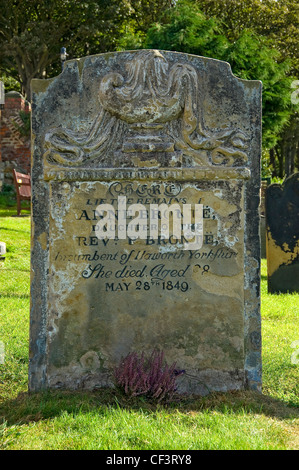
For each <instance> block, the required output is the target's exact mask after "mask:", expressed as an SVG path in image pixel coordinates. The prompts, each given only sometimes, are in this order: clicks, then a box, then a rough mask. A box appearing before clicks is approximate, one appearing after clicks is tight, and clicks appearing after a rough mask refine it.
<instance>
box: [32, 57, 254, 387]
mask: <svg viewBox="0 0 299 470" xmlns="http://www.w3.org/2000/svg"><path fill="white" fill-rule="evenodd" d="M32 89H33V93H32V106H33V118H32V119H33V121H32V129H33V167H32V184H33V188H32V191H33V197H32V204H33V243H32V282H31V292H32V306H31V342H30V348H31V354H30V369H29V384H30V385H29V387H30V390H32V391H34V390H40V389H44V388H59V387H60V388H65V389H94V388H97V387H103V386H110V385H111V384H112V382H111V371H112V370H113V368H114V367H115V366H116V365H118V364H119V361H120V360H121V358H122V357H124V356H125V355H127V354H128V353H130V352H134V351H136V352H139V353H140V352H141V351H144V352H145V353H147V352H151V351H152V350H153V349H158V350H160V351H164V352H165V356H166V359H167V362H168V363H169V364H170V363H173V362H174V361H175V362H176V363H177V367H178V368H180V369H184V370H185V371H186V375H185V376H182V379H181V380H180V383H179V390H180V391H186V392H196V393H204V392H206V390H207V387H208V388H209V389H210V390H223V391H226V390H230V389H242V388H246V387H249V388H252V389H259V388H260V384H261V357H260V356H261V351H260V301H259V259H260V252H259V247H260V244H259V214H258V206H259V189H260V175H259V162H260V141H261V83H260V82H259V81H243V80H240V79H237V78H236V77H235V76H233V75H232V72H231V69H230V66H229V64H227V63H225V62H220V61H217V60H212V59H207V58H203V57H197V56H192V55H187V54H181V53H175V52H166V51H152V50H146V51H130V52H119V53H109V54H100V55H96V56H91V57H86V58H82V59H78V60H71V61H68V62H67V63H66V66H65V68H64V70H63V73H62V74H61V75H60V76H58V77H56V78H54V79H51V80H33V87H32ZM163 204H164V206H162V205H163ZM173 204H174V205H175V207H174V209H175V210H174V211H173V212H171V211H170V208H171V206H172V205H173ZM188 205H189V206H188ZM160 206H162V207H160ZM157 207H158V211H157V212H156V214H158V218H156V219H155V218H154V216H153V219H150V217H151V215H152V214H153V213H154V212H155V211H156V210H157ZM172 208H173V207H172ZM161 209H162V210H161ZM168 209H169V214H170V217H169V219H170V221H171V223H172V222H175V223H176V222H177V221H179V224H178V225H173V226H172V225H171V223H170V231H169V233H167V227H166V228H165V227H164V226H163V227H162V226H161V225H162V222H165V220H167V216H168V215H169V214H168V213H167V210H168ZM185 209H186V214H187V215H186V218H185V219H183V218H182V217H181V218H180V211H181V216H182V215H183V210H185ZM189 209H190V211H189V212H188V210H189ZM188 214H189V215H190V217H189V219H188V217H187V216H188ZM175 217H176V218H175ZM196 217H197V218H196ZM180 221H182V223H180ZM186 221H187V222H188V221H189V223H187V222H186ZM157 223H158V225H159V224H160V228H159V230H156V231H155V228H157V225H156V224H157ZM164 225H165V224H164ZM178 227H179V229H180V233H179V234H178V231H177V228H178ZM188 230H189V232H188ZM190 231H191V232H190ZM192 234H193V235H194V234H195V236H194V237H193V235H192ZM139 235H140V236H139ZM192 237H193V238H192ZM192 240H193V242H192ZM190 243H191V244H190ZM192 243H193V244H192Z"/></svg>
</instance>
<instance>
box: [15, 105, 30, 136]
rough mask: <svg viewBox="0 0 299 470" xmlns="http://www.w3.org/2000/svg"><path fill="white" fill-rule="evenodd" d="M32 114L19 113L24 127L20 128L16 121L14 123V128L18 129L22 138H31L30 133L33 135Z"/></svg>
mask: <svg viewBox="0 0 299 470" xmlns="http://www.w3.org/2000/svg"><path fill="white" fill-rule="evenodd" d="M30 114H31V113H30V112H26V111H20V112H19V116H20V118H21V121H22V125H21V126H19V124H18V123H17V122H15V121H12V123H13V125H14V127H15V128H16V129H18V131H19V133H20V134H21V135H22V136H26V137H29V136H30V133H31V120H30V119H31V118H30Z"/></svg>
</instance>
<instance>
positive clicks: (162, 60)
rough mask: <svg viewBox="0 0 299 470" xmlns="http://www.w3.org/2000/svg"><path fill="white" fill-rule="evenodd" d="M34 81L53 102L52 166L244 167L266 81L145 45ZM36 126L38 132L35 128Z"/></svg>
mask: <svg viewBox="0 0 299 470" xmlns="http://www.w3.org/2000/svg"><path fill="white" fill-rule="evenodd" d="M40 82H41V81H40V80H34V81H33V102H34V101H36V102H40V100H39V99H38V98H37V96H38V95H39V94H40V93H42V96H43V100H42V101H43V104H44V105H45V106H48V107H49V108H50V109H51V113H49V116H48V119H47V120H46V121H44V122H43V123H40V124H38V114H37V116H36V121H35V123H36V125H41V126H42V127H43V128H44V132H43V136H44V138H43V141H42V142H41V145H42V152H43V155H44V161H45V164H46V166H47V167H48V168H50V169H55V168H56V169H57V168H59V167H64V168H83V169H84V168H101V167H102V168H103V167H106V168H109V167H114V168H115V167H148V166H158V167H159V166H162V167H169V166H172V167H194V166H197V167H198V166H199V167H214V166H215V167H217V166H224V167H246V166H248V160H249V159H250V152H251V151H252V146H253V144H254V142H253V140H252V138H251V133H252V129H250V127H249V126H248V123H249V125H250V120H248V117H249V116H250V115H251V116H252V115H253V113H254V109H253V108H254V107H256V108H258V106H259V105H260V101H259V100H260V89H261V84H260V82H259V81H253V82H248V81H245V80H240V79H238V78H236V77H235V76H234V75H233V74H232V72H231V69H230V66H229V64H228V63H226V62H222V61H218V60H215V59H208V58H204V57H198V56H194V55H189V54H185V53H177V52H169V51H158V50H137V51H127V52H116V53H107V54H99V55H95V56H90V57H85V58H82V59H75V60H71V61H68V62H66V66H65V69H64V70H63V73H62V74H60V75H59V76H58V77H56V78H55V79H51V80H49V82H48V85H49V86H48V87H45V83H44V81H43V83H42V84H41V83H40ZM34 127H35V126H33V130H34Z"/></svg>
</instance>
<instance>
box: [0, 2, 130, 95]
mask: <svg viewBox="0 0 299 470" xmlns="http://www.w3.org/2000/svg"><path fill="white" fill-rule="evenodd" d="M128 15H129V6H128V4H127V3H126V2H125V1H121V2H119V1H117V0H98V1H92V0H85V1H84V2H83V3H81V2H78V1H76V0H46V1H43V2H40V1H38V0H30V1H29V0H5V2H4V1H3V2H2V5H1V9H0V64H1V65H0V73H1V72H2V73H3V72H5V73H6V75H9V76H11V77H13V78H15V79H16V80H18V81H19V82H20V84H21V91H22V93H23V94H24V95H25V97H27V98H30V82H31V79H32V78H48V77H51V76H53V75H57V74H58V73H59V72H60V59H59V52H60V48H61V47H62V46H65V47H67V51H68V53H69V56H70V57H80V56H83V55H88V54H94V53H100V52H107V51H111V50H115V48H116V45H117V39H118V37H119V35H120V34H121V31H122V25H123V23H124V21H125V19H126V18H127V17H128Z"/></svg>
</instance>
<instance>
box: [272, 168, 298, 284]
mask: <svg viewBox="0 0 299 470" xmlns="http://www.w3.org/2000/svg"><path fill="white" fill-rule="evenodd" d="M266 224H267V266H268V291H269V292H271V293H278V292H299V173H295V174H294V175H292V176H290V177H288V178H287V179H286V180H285V181H284V183H283V184H282V185H280V184H271V185H270V186H268V188H267V192H266Z"/></svg>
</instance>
